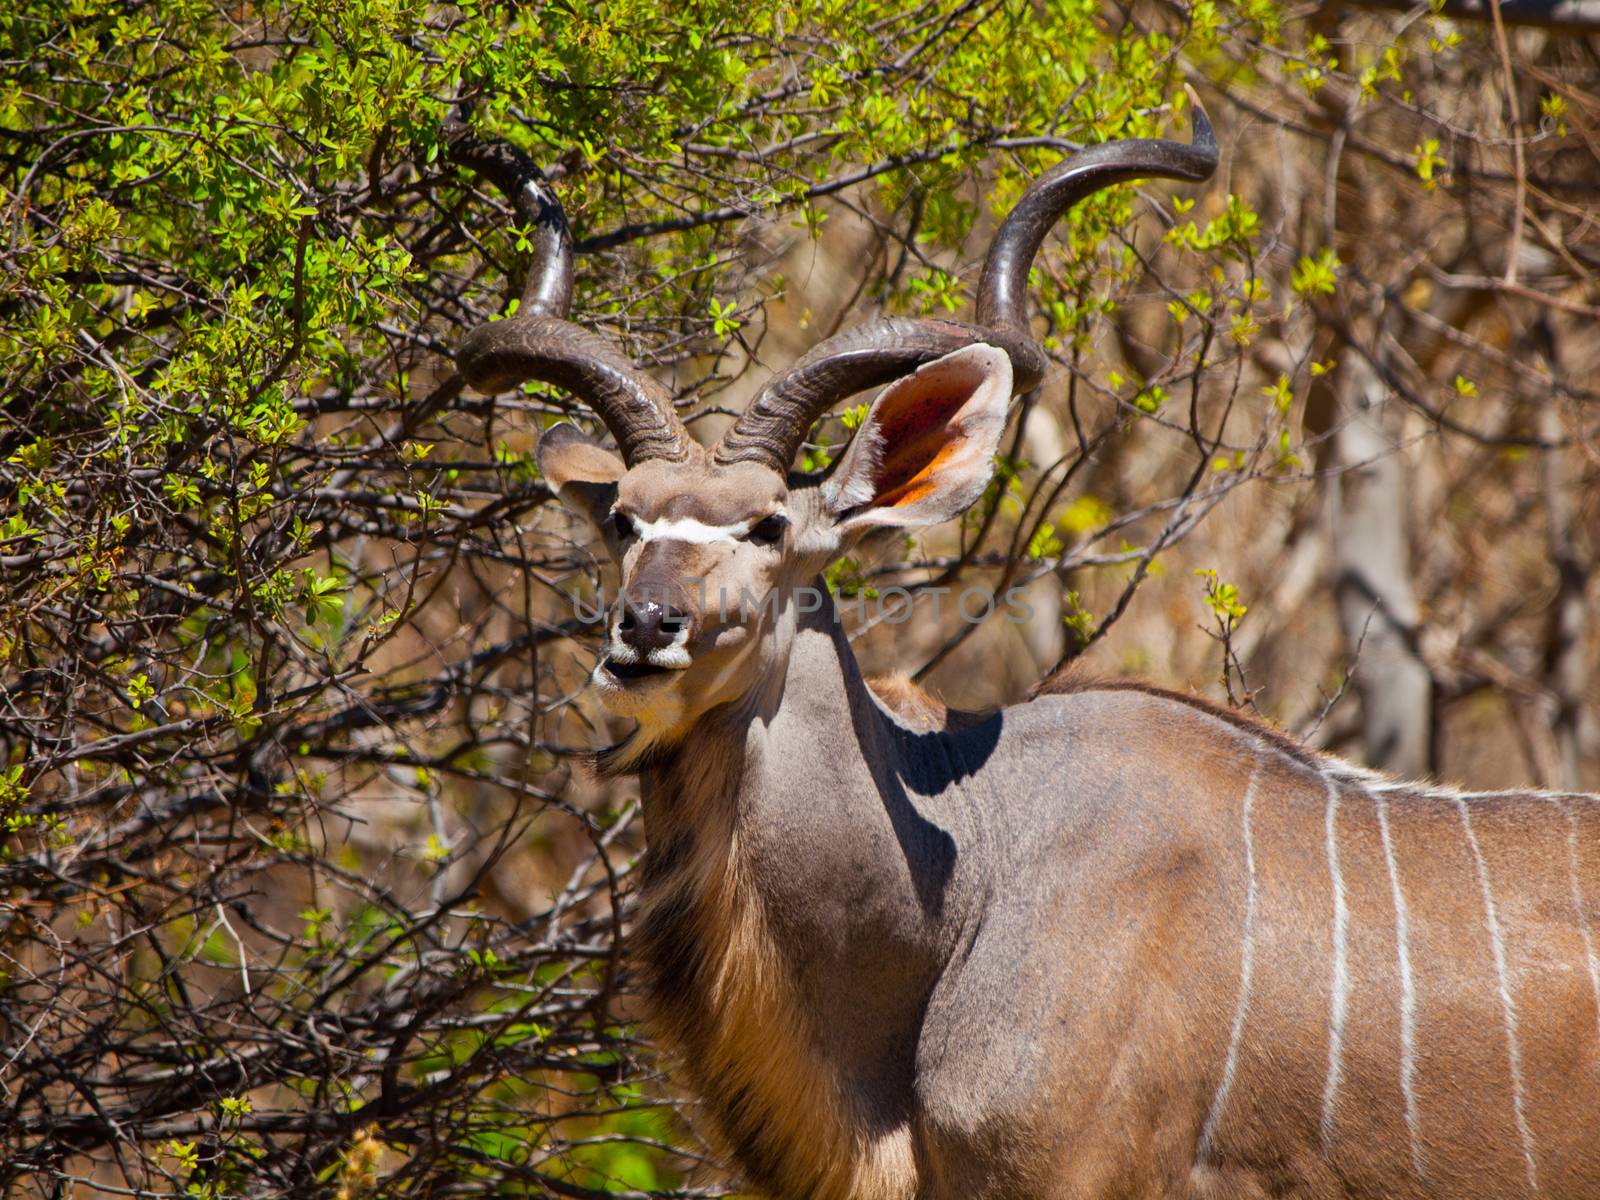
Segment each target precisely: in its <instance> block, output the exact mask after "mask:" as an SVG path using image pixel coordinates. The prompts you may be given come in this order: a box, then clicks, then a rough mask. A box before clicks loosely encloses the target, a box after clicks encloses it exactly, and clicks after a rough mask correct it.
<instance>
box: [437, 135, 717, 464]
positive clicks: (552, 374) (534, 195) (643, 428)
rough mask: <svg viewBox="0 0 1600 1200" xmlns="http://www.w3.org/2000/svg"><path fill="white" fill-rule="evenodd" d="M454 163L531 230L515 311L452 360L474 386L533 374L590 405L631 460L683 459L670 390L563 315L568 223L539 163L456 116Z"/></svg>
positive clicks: (683, 442)
mask: <svg viewBox="0 0 1600 1200" xmlns="http://www.w3.org/2000/svg"><path fill="white" fill-rule="evenodd" d="M444 150H445V154H446V156H447V157H448V158H449V160H450V161H451V162H452V163H454V164H455V165H457V166H463V167H469V168H471V169H472V170H474V171H477V172H478V173H479V174H480V175H482V176H484V177H485V178H486V179H488V180H490V181H491V182H493V183H494V185H495V186H496V187H498V188H499V189H500V190H501V191H502V192H504V193H505V196H506V198H507V199H508V200H509V201H511V204H512V206H513V207H514V208H515V209H516V211H517V215H518V217H520V218H521V219H522V221H523V222H525V223H526V224H527V225H528V227H529V229H530V238H531V240H532V242H533V255H532V262H531V264H530V265H529V267H528V277H527V282H526V283H525V284H524V286H523V290H522V301H521V303H520V304H519V305H518V306H517V311H516V313H515V314H514V315H512V316H510V317H508V318H506V319H505V320H503V321H489V322H486V323H484V324H482V325H479V326H477V327H476V328H475V329H472V330H471V331H470V332H468V334H467V336H466V337H464V338H463V339H462V340H461V346H460V348H459V349H458V350H457V351H456V365H457V366H459V367H460V368H461V373H462V375H464V376H465V377H466V380H467V382H468V383H470V384H471V385H472V386H473V387H475V388H477V389H478V390H479V391H480V392H501V391H505V390H506V389H507V388H511V387H515V386H516V385H518V384H520V383H525V382H527V381H528V380H531V379H536V380H538V381H540V382H541V383H549V384H554V385H555V386H556V387H559V388H565V389H566V390H567V391H569V392H571V393H572V394H573V395H574V396H576V397H577V398H578V399H580V400H582V401H583V402H584V403H585V404H587V405H588V406H589V407H590V408H591V409H593V410H594V412H595V415H597V416H598V417H599V418H600V420H601V421H603V422H604V423H605V426H606V428H607V429H609V430H610V431H611V436H612V437H614V438H615V439H616V441H617V448H618V449H619V450H620V451H621V452H622V458H623V461H624V462H626V463H627V464H628V465H629V466H630V467H631V466H633V465H635V464H636V463H641V462H644V461H646V460H647V459H656V458H659V459H666V460H668V461H669V462H683V461H684V460H685V459H687V458H688V457H689V455H690V454H691V453H692V451H693V448H694V445H695V443H694V440H693V439H692V438H690V436H689V431H688V430H686V429H685V428H684V427H683V422H682V421H680V420H679V419H678V414H677V413H676V412H675V411H674V410H673V407H672V396H671V394H670V393H669V392H668V391H667V389H666V388H665V387H664V386H663V385H662V384H660V383H659V382H657V381H656V380H654V379H652V378H651V377H650V376H648V375H646V374H644V373H643V372H642V371H639V370H637V369H636V368H635V367H634V365H633V364H632V363H631V362H629V361H628V360H627V359H626V358H625V357H624V356H623V355H622V354H621V353H620V352H619V351H618V350H617V349H616V348H615V347H614V346H612V345H611V344H610V343H609V342H607V341H605V340H604V339H603V338H600V337H597V336H596V335H595V334H593V333H590V332H589V331H588V330H587V329H584V328H583V327H582V326H580V325H575V324H573V323H572V322H571V321H569V320H567V319H566V317H567V310H568V308H569V307H570V306H571V304H572V231H571V229H570V228H569V227H568V226H567V216H566V213H564V212H563V211H562V210H561V204H560V202H559V201H558V200H557V199H556V197H555V193H554V192H552V191H551V190H550V186H549V184H548V183H547V182H546V181H545V178H544V174H543V173H542V172H541V171H540V170H539V168H538V166H537V165H535V164H534V162H533V161H532V160H531V159H529V158H528V157H527V156H526V155H525V154H523V153H522V152H521V151H520V150H518V149H517V148H516V147H514V146H511V145H509V144H508V143H505V142H499V141H490V140H487V139H484V138H480V137H478V136H477V135H476V134H474V133H472V131H471V130H470V129H468V127H467V126H466V125H464V124H462V123H460V122H451V123H450V124H448V125H446V127H445V130H444Z"/></svg>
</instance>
